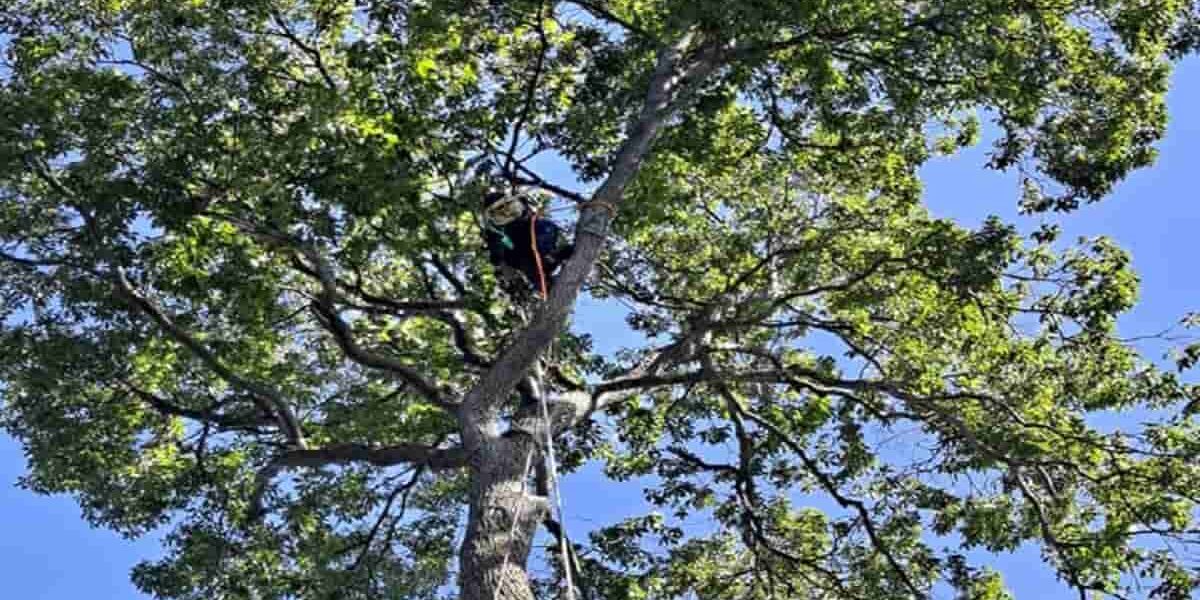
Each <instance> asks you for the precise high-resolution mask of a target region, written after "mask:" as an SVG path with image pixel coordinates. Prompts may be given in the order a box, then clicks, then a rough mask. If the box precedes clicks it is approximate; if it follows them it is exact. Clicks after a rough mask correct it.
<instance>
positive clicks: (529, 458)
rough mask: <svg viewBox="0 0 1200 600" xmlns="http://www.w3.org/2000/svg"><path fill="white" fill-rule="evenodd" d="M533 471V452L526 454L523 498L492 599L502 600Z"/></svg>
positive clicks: (517, 511) (515, 516)
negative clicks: (510, 555)
mask: <svg viewBox="0 0 1200 600" xmlns="http://www.w3.org/2000/svg"><path fill="white" fill-rule="evenodd" d="M532 472H533V452H530V453H529V454H527V455H525V469H524V470H523V471H522V472H521V499H520V500H519V501H518V502H517V510H515V511H513V521H512V526H511V527H509V529H508V540H507V542H508V543H507V544H505V545H504V560H502V561H500V580H499V581H497V582H496V589H495V590H494V591H493V592H492V600H500V588H502V587H503V586H504V570H505V569H507V568H508V558H509V554H510V553H511V552H512V547H513V543H512V540H513V537H515V536H516V535H517V523H520V522H521V512H522V510H523V509H524V508H525V494H526V491H527V490H526V488H527V487H528V485H529V475H530V473H532Z"/></svg>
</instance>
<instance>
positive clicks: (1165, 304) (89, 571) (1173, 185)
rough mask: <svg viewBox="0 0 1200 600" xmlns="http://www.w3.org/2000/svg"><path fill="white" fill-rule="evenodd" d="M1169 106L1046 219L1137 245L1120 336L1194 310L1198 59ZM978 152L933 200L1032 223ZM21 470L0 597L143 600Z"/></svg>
mask: <svg viewBox="0 0 1200 600" xmlns="http://www.w3.org/2000/svg"><path fill="white" fill-rule="evenodd" d="M1168 103H1169V106H1170V109H1171V123H1170V126H1169V129H1168V133H1167V139H1166V140H1165V141H1164V142H1163V143H1162V144H1161V145H1160V156H1159V160H1158V163H1157V164H1156V165H1155V166H1154V167H1152V168H1150V169H1146V170H1143V171H1139V172H1138V173H1136V174H1134V175H1133V176H1132V177H1130V178H1129V179H1128V180H1127V181H1125V182H1124V183H1123V184H1122V185H1121V186H1119V187H1118V188H1117V190H1116V192H1115V193H1114V194H1113V195H1112V196H1111V197H1110V198H1108V199H1106V200H1105V201H1104V202H1101V203H1099V204H1096V205H1091V206H1086V207H1084V208H1082V209H1081V210H1079V211H1078V212H1077V213H1075V214H1072V215H1067V216H1056V217H1052V219H1054V220H1056V221H1057V222H1059V223H1061V224H1062V225H1063V229H1064V233H1065V235H1064V238H1063V239H1067V240H1069V239H1073V238H1074V237H1077V236H1081V235H1086V236H1093V235H1108V236H1111V237H1113V238H1115V239H1116V240H1117V241H1118V242H1119V243H1120V244H1121V245H1122V246H1123V247H1125V248H1126V249H1128V250H1129V251H1130V252H1132V254H1133V260H1134V266H1135V268H1136V270H1137V271H1138V273H1139V274H1140V276H1141V280H1142V294H1141V302H1140V303H1139V305H1138V306H1137V308H1135V309H1134V310H1133V311H1132V312H1131V313H1130V314H1129V315H1127V316H1126V317H1125V318H1124V319H1122V321H1121V328H1122V333H1123V334H1124V335H1126V336H1133V335H1140V334H1148V333H1154V332H1158V331H1161V330H1162V329H1165V328H1167V327H1169V326H1171V325H1173V324H1174V323H1176V322H1177V321H1178V319H1179V318H1180V317H1181V316H1182V315H1183V314H1184V313H1186V312H1188V311H1195V310H1200V241H1198V240H1200V202H1197V201H1195V198H1196V196H1197V194H1196V190H1197V188H1200V58H1196V57H1193V58H1191V59H1189V60H1187V61H1185V62H1184V63H1183V64H1182V65H1181V66H1180V68H1179V69H1178V71H1177V72H1176V74H1175V76H1174V79H1173V86H1172V90H1171V94H1170V96H1169V99H1168ZM985 152H986V148H976V149H972V150H970V151H967V152H965V153H963V154H960V155H958V156H956V157H954V158H951V159H939V160H937V161H935V162H933V163H931V164H930V165H928V166H927V167H926V168H925V169H924V171H923V174H924V175H925V181H926V191H927V200H928V204H929V206H930V207H931V209H932V210H933V211H934V212H935V213H936V214H938V215H940V216H947V217H953V218H955V219H958V220H960V221H961V222H962V223H964V224H965V225H974V224H977V223H979V222H980V221H981V220H982V219H983V217H985V216H987V215H989V214H997V215H1000V216H1001V217H1003V218H1004V219H1005V220H1008V221H1015V222H1017V223H1018V225H1020V226H1021V227H1022V229H1023V230H1028V229H1029V228H1030V227H1031V226H1033V225H1036V223H1037V220H1036V219H1034V218H1025V217H1019V216H1018V215H1017V214H1016V208H1015V207H1016V198H1017V194H1018V188H1017V184H1016V181H1015V180H1014V179H1013V178H1011V177H1006V176H1003V175H1000V174H997V173H993V172H990V171H986V170H984V169H983V168H982V165H983V163H984V162H985V158H984V155H985ZM581 313H586V311H581ZM619 323H620V316H619V315H616V314H612V313H608V314H604V313H603V312H601V313H599V314H592V315H586V314H580V315H579V317H577V319H576V324H577V326H579V327H580V329H583V330H591V331H593V332H601V331H613V330H614V328H613V327H612V326H613V325H614V324H619ZM621 329H623V328H622V327H617V328H615V330H621ZM597 337H598V338H599V335H598V336H597ZM597 341H598V342H600V343H601V344H602V345H603V346H604V347H608V348H611V347H612V344H620V340H619V339H610V340H606V339H598V340H597ZM606 342H607V343H606ZM1147 351H1148V352H1149V353H1150V354H1149V358H1160V357H1161V353H1162V348H1161V347H1149V348H1147ZM24 466H25V463H24V457H23V455H22V453H21V449H20V447H19V446H18V445H17V444H16V443H15V442H14V441H13V440H12V439H9V438H7V437H4V436H2V435H0V565H2V566H0V573H2V574H3V575H4V580H3V584H2V586H3V587H2V588H0V589H2V590H3V591H2V592H0V596H3V597H5V598H20V599H22V600H76V599H78V598H100V599H112V600H123V599H133V598H143V597H144V596H142V595H141V594H139V593H138V592H137V590H136V589H134V587H133V585H132V584H130V583H129V569H130V568H131V567H132V566H133V565H134V564H135V563H137V562H138V561H140V560H144V559H147V558H153V557H156V556H158V555H159V554H160V551H159V548H158V544H157V540H156V539H155V536H153V535H152V536H149V537H147V538H143V539H141V540H136V541H129V540H124V539H122V538H120V537H119V536H117V535H115V534H113V533H111V532H109V531H106V530H98V529H93V528H91V527H90V526H89V525H88V524H87V523H86V522H84V521H83V520H82V519H81V517H80V511H79V508H78V506H76V505H75V503H74V502H73V500H72V499H71V498H68V497H61V496H58V497H41V496H35V495H33V494H31V493H29V492H27V491H24V490H21V489H18V488H17V487H15V485H14V483H15V481H16V479H17V478H18V477H19V476H20V475H21V473H22V472H23V470H24ZM598 483H599V480H598V479H597V478H596V477H595V476H594V474H592V473H588V472H585V473H582V474H579V475H577V476H574V477H571V478H569V479H567V480H566V481H564V487H563V495H564V498H565V501H566V514H567V519H568V526H569V528H570V529H571V530H572V531H574V532H575V533H576V534H579V533H582V532H584V531H586V530H588V529H589V528H591V527H592V526H594V525H595V524H597V523H602V522H605V521H606V520H607V519H609V518H611V517H613V516H615V515H619V514H621V512H623V511H621V510H620V508H619V507H620V506H621V504H623V502H625V501H629V502H633V501H637V500H638V499H639V498H640V490H639V489H637V488H636V487H635V486H631V485H629V484H627V483H626V484H622V483H614V484H612V486H613V487H612V488H606V489H605V490H604V492H602V493H597V489H596V487H595V486H596V485H597V484H598ZM995 566H996V567H997V568H999V569H1001V571H1002V572H1003V573H1004V575H1005V578H1006V580H1007V581H1008V583H1009V585H1010V587H1011V588H1012V589H1013V591H1014V592H1015V594H1016V597H1017V598H1019V599H1022V600H1024V599H1038V598H1054V597H1061V596H1062V592H1061V591H1060V590H1062V588H1060V587H1058V585H1057V584H1056V583H1055V582H1054V578H1053V575H1052V574H1050V573H1049V572H1047V571H1046V570H1045V568H1043V567H1040V566H1038V558H1037V554H1036V552H1035V551H1030V550H1026V551H1023V552H1019V553H1017V554H1015V555H1009V556H1002V557H998V559H997V560H996V562H995Z"/></svg>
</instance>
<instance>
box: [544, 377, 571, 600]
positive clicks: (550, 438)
mask: <svg viewBox="0 0 1200 600" xmlns="http://www.w3.org/2000/svg"><path fill="white" fill-rule="evenodd" d="M536 377H537V379H538V390H539V391H541V393H540V394H538V403H539V404H541V407H542V420H543V421H545V427H546V463H547V465H546V467H547V469H546V470H547V471H548V475H549V476H550V481H548V482H547V483H548V484H549V488H550V489H549V490H548V491H549V493H550V494H552V495H553V496H554V508H555V512H556V516H557V518H558V528H559V532H558V533H559V535H558V551H559V555H560V560H562V569H563V582H564V583H565V584H566V600H575V581H574V576H573V574H572V572H571V554H570V549H569V548H568V547H567V521H566V519H565V518H563V514H564V513H563V500H562V490H561V489H560V488H559V487H558V460H557V459H556V458H555V453H554V427H553V426H552V423H551V421H550V407H549V405H548V404H547V403H546V394H545V392H544V389H545V388H543V387H542V373H541V369H538V370H537V373H536Z"/></svg>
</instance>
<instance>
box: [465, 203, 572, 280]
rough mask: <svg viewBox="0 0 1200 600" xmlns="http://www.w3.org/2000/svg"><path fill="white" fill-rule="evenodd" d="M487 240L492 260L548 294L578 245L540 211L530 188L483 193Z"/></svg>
mask: <svg viewBox="0 0 1200 600" xmlns="http://www.w3.org/2000/svg"><path fill="white" fill-rule="evenodd" d="M483 221H484V227H483V229H484V240H485V241H486V242H487V247H488V260H490V261H491V263H492V264H493V265H495V266H496V267H498V268H500V269H502V270H503V269H505V268H508V269H513V270H516V271H518V272H520V273H521V274H522V275H524V276H525V279H526V280H527V281H528V282H529V283H530V284H531V285H532V286H533V289H534V290H537V291H539V292H540V293H541V294H542V297H543V298H544V297H545V296H546V293H547V292H548V291H549V289H550V284H551V283H552V282H553V278H554V274H555V273H556V272H557V271H558V268H559V267H560V266H562V264H563V263H565V262H566V261H567V258H568V257H570V256H571V252H573V251H574V250H575V245H574V244H572V243H570V242H569V241H567V239H566V236H565V235H564V234H563V230H562V228H561V227H559V226H558V224H557V223H555V222H554V221H551V220H550V219H546V218H544V217H542V216H541V215H539V214H538V212H537V209H536V208H535V206H534V202H533V198H531V195H530V194H528V193H526V192H521V191H517V192H514V193H511V194H505V193H503V192H498V191H492V192H488V193H487V194H485V195H484V197H483Z"/></svg>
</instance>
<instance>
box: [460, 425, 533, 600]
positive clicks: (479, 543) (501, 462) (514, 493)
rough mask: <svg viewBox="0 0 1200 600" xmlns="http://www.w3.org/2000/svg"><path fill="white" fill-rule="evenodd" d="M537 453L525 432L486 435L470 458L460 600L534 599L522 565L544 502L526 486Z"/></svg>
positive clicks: (526, 560)
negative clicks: (500, 435)
mask: <svg viewBox="0 0 1200 600" xmlns="http://www.w3.org/2000/svg"><path fill="white" fill-rule="evenodd" d="M536 452H537V448H536V445H535V444H534V441H533V440H532V439H531V438H530V436H528V435H515V436H512V437H508V438H502V437H501V438H490V439H487V440H486V441H484V442H483V443H481V444H480V447H479V453H478V454H476V456H477V459H476V460H473V461H471V467H470V476H471V487H470V494H471V498H470V511H469V513H468V517H467V531H466V535H465V536H464V538H463V543H462V548H461V549H460V551H459V565H460V569H459V578H458V580H459V598H460V599H461V600H533V590H532V589H531V587H530V585H529V575H528V573H527V572H526V570H525V568H526V563H527V562H528V560H529V552H530V547H531V546H532V544H533V536H534V534H535V533H536V532H537V527H538V524H539V523H540V522H541V521H542V517H543V516H545V511H546V510H547V506H548V505H547V503H546V500H545V499H544V498H542V497H540V496H536V495H535V494H534V490H533V486H530V485H527V483H528V482H527V478H526V476H525V475H526V470H527V466H528V465H530V464H531V462H530V461H532V460H537V457H536V456H535V454H536ZM514 521H515V523H514Z"/></svg>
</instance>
